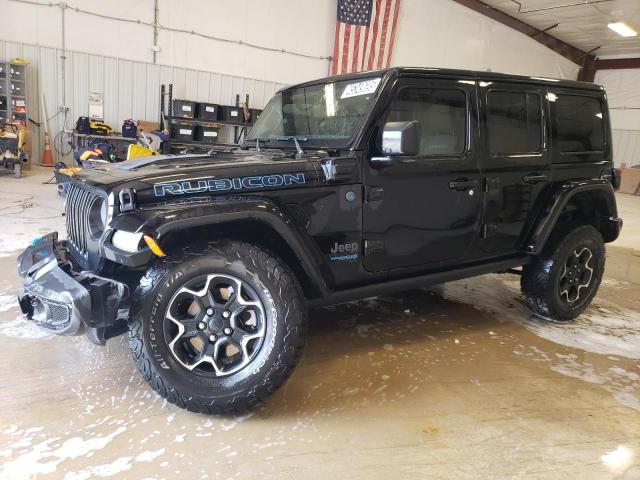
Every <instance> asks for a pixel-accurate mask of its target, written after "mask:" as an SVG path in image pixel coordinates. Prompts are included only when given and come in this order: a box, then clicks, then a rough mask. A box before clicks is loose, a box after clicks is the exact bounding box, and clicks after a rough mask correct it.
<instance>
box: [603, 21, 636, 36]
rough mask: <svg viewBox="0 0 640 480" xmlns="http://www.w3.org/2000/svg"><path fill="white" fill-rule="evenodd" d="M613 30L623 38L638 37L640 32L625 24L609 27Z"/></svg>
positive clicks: (611, 24)
mask: <svg viewBox="0 0 640 480" xmlns="http://www.w3.org/2000/svg"><path fill="white" fill-rule="evenodd" d="M607 26H608V27H609V28H610V29H611V30H613V31H614V32H616V33H617V34H618V35H622V36H623V37H636V36H637V35H638V32H636V31H635V30H634V29H633V28H631V27H630V26H629V25H627V24H626V23H623V22H614V23H610V24H609V25H607Z"/></svg>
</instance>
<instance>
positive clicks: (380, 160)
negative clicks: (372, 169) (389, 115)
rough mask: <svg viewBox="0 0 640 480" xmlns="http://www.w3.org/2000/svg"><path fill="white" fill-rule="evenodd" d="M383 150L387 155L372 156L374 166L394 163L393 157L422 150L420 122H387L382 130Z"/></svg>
mask: <svg viewBox="0 0 640 480" xmlns="http://www.w3.org/2000/svg"><path fill="white" fill-rule="evenodd" d="M382 152H383V153H384V154H385V155H386V157H372V158H371V163H372V164H373V165H374V166H386V165H391V164H392V163H393V159H392V157H394V156H399V155H407V156H412V155H417V154H418V153H419V152H420V122H418V121H417V120H413V121H410V122H387V123H386V124H385V126H384V130H383V131H382Z"/></svg>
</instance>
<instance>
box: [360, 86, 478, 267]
mask: <svg viewBox="0 0 640 480" xmlns="http://www.w3.org/2000/svg"><path fill="white" fill-rule="evenodd" d="M414 120H415V121H418V122H420V125H419V137H420V147H419V152H418V154H417V155H411V156H396V157H390V158H389V160H390V162H389V163H387V164H385V165H384V166H378V165H376V164H373V163H372V162H371V161H370V158H371V157H373V156H378V155H383V152H382V151H381V136H382V135H381V132H382V129H383V128H384V124H385V123H386V122H400V121H414ZM377 131H378V132H379V134H378V135H377V138H375V139H372V141H371V145H370V146H369V150H368V155H367V157H366V160H367V162H366V165H365V166H364V179H365V185H366V201H365V204H364V207H363V229H364V238H365V259H364V266H365V268H366V269H367V270H369V271H372V272H378V271H384V270H390V271H392V270H394V269H406V268H411V269H416V270H427V269H430V268H437V267H441V266H445V265H451V264H456V263H461V262H463V261H464V260H465V259H466V257H467V253H468V251H469V249H470V247H471V245H472V243H473V241H474V239H475V238H476V237H477V233H478V231H479V228H480V227H479V218H480V213H481V201H480V197H481V192H480V191H481V188H480V170H479V168H478V163H477V158H476V155H475V152H474V148H473V145H474V144H476V143H477V139H476V132H477V107H476V90H475V82H474V81H458V80H444V79H427V78H424V79H421V78H407V79H400V80H398V82H397V83H396V85H395V86H394V93H393V95H392V100H391V103H390V105H389V106H388V107H387V109H386V111H385V113H384V114H383V115H381V121H380V124H379V125H378V129H377Z"/></svg>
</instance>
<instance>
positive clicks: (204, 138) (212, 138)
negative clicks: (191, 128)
mask: <svg viewBox="0 0 640 480" xmlns="http://www.w3.org/2000/svg"><path fill="white" fill-rule="evenodd" d="M219 136H220V128H219V127H212V126H206V125H199V126H197V127H196V136H195V139H196V141H198V142H202V143H207V144H210V145H213V144H215V143H218V138H219Z"/></svg>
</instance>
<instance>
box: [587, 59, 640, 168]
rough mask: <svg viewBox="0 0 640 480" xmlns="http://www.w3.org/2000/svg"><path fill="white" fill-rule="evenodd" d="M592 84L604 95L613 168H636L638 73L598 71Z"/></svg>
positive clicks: (639, 153)
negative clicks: (596, 85) (610, 136)
mask: <svg viewBox="0 0 640 480" xmlns="http://www.w3.org/2000/svg"><path fill="white" fill-rule="evenodd" d="M595 83H598V84H600V85H602V86H603V87H604V88H605V90H606V91H607V98H608V100H609V111H610V112H611V128H612V129H613V156H614V160H615V163H616V165H620V164H621V163H626V164H627V166H632V165H639V164H640V88H639V86H640V70H598V72H597V73H596V78H595Z"/></svg>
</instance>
